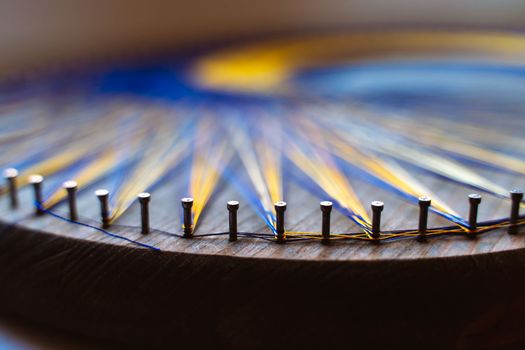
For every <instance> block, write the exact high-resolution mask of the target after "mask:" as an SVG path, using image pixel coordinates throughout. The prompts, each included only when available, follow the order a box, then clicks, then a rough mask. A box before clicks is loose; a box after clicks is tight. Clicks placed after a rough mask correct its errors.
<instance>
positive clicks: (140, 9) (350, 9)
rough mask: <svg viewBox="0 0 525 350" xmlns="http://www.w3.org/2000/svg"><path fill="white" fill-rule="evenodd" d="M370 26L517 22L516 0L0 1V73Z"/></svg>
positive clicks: (520, 11)
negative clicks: (268, 36) (233, 40)
mask: <svg viewBox="0 0 525 350" xmlns="http://www.w3.org/2000/svg"><path fill="white" fill-rule="evenodd" d="M376 25H423V26H440V27H443V26H445V27H450V26H461V27H491V28H513V29H523V28H525V1H524V0H425V1H416V0H389V1H379V0H346V1H345V0H323V1H319V0H265V1H250V0H192V1H167V0H149V1H126V0H91V1H82V0H25V1H20V0H3V1H0V52H1V53H2V54H1V57H0V73H5V72H7V71H10V70H12V69H18V68H20V67H26V66H28V65H42V64H45V63H46V62H57V61H63V60H88V59H91V58H96V57H108V56H111V55H122V54H124V53H126V54H127V53H134V52H139V51H140V52H143V53H155V52H157V51H162V50H166V49H174V48H175V49H176V48H178V47H181V46H187V45H195V44H204V43H207V42H210V41H215V40H219V39H220V40H227V39H229V38H232V37H239V36H241V37H247V36H251V35H255V34H264V33H272V32H286V31H297V30H305V29H312V30H313V29H320V28H323V29H330V28H344V27H360V26H376Z"/></svg>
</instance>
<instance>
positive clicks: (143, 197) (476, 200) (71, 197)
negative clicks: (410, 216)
mask: <svg viewBox="0 0 525 350" xmlns="http://www.w3.org/2000/svg"><path fill="white" fill-rule="evenodd" d="M4 177H5V178H6V180H7V186H8V191H9V194H10V195H9V197H10V202H11V207H12V208H13V209H15V208H17V207H18V194H17V177H18V171H17V170H16V169H13V168H9V169H6V170H5V171H4ZM43 181H44V178H43V177H42V176H41V175H31V176H30V177H29V184H31V185H32V186H33V190H34V199H35V206H36V209H35V211H36V214H37V215H39V214H42V213H44V208H43V207H42V204H43V196H42V184H43ZM63 188H64V190H65V191H67V199H68V206H69V219H70V220H71V221H77V220H78V211H77V204H76V200H77V199H76V192H77V189H78V184H77V183H76V182H75V181H66V182H64V183H63ZM95 195H96V197H97V198H98V199H99V203H100V217H101V225H102V227H103V228H108V227H109V226H110V224H111V216H110V208H109V191H108V190H105V189H99V190H96V191H95ZM510 199H511V208H510V216H509V225H508V233H510V234H515V233H517V231H518V220H519V211H520V204H521V202H522V200H523V191H521V190H512V191H510ZM137 200H138V202H139V204H140V208H141V210H140V215H141V232H142V234H148V233H149V232H150V215H149V203H150V200H151V194H150V193H147V192H143V193H139V194H138V195H137ZM468 201H469V206H470V208H469V215H468V230H469V232H470V233H471V234H475V233H476V230H477V228H478V207H479V205H480V203H481V195H479V194H470V195H469V196H468ZM418 202H419V224H418V229H417V233H418V234H419V236H420V238H424V237H425V235H426V234H427V231H428V212H429V209H430V206H431V199H430V198H428V197H425V196H423V197H419V199H418ZM181 205H182V209H183V225H182V230H183V237H185V238H191V237H192V236H193V217H192V207H193V198H189V197H187V198H182V199H181ZM226 207H227V210H228V213H229V240H230V241H236V240H237V235H238V230H237V211H238V210H239V202H238V201H228V202H227V204H226ZM286 207H287V204H286V202H283V201H280V202H276V203H275V204H274V208H275V238H276V240H277V241H278V242H284V241H285V239H286V230H285V225H284V218H285V211H286ZM320 207H321V236H322V240H323V242H328V241H329V240H330V231H331V230H330V224H331V212H332V207H333V203H332V202H330V201H322V202H321V203H320ZM371 209H372V225H371V228H370V236H371V237H372V239H374V240H379V238H380V236H381V213H382V211H383V209H384V203H383V202H380V201H374V202H372V203H371Z"/></svg>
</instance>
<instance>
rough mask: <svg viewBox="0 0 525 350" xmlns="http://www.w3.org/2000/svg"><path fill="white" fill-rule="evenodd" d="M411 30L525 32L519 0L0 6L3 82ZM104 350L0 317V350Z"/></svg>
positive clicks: (199, 0) (51, 0)
mask: <svg viewBox="0 0 525 350" xmlns="http://www.w3.org/2000/svg"><path fill="white" fill-rule="evenodd" d="M411 25H418V26H427V27H428V26H430V27H432V26H438V27H469V28H478V27H481V28H497V29H516V30H523V29H525V0H426V1H416V0H388V1H379V0H347V1H344V0H323V1H320V0H264V1H253V0H191V1H165V0H149V1H126V0H90V1H82V0H25V1H23V0H22V1H21V0H0V52H1V55H0V75H6V74H12V73H13V72H15V73H16V72H18V71H20V70H25V69H28V68H29V69H31V68H33V67H45V66H47V65H53V64H57V63H58V64H60V63H61V62H89V61H91V60H92V59H95V60H96V59H100V60H103V59H107V58H110V57H120V56H121V55H135V54H137V55H144V54H155V53H161V52H163V51H166V50H173V49H178V48H183V47H188V46H192V45H206V44H208V43H212V42H214V41H224V40H229V39H234V38H239V37H250V36H253V35H261V34H268V33H275V32H287V31H299V30H316V29H331V28H346V27H352V28H360V27H364V26H366V27H373V26H411ZM0 285H1V281H0ZM106 347H107V348H114V347H113V346H112V345H107V344H94V343H92V342H91V341H88V340H85V339H76V338H75V337H71V336H68V335H64V334H60V333H56V332H53V331H50V330H41V329H38V328H35V327H33V326H30V325H24V324H20V323H19V322H17V321H13V320H9V319H8V318H5V317H4V318H2V317H0V348H1V349H4V348H5V349H70V348H75V349H78V348H88V349H89V348H106Z"/></svg>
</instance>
